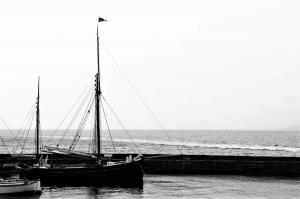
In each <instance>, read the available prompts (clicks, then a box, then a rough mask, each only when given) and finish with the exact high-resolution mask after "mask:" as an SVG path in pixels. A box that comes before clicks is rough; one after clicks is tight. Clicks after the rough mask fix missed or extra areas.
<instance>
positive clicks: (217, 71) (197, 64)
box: [0, 0, 300, 129]
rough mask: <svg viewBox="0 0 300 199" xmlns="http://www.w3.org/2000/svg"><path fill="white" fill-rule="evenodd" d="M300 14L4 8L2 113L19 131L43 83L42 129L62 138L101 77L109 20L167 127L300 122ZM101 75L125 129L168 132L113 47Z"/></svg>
mask: <svg viewBox="0 0 300 199" xmlns="http://www.w3.org/2000/svg"><path fill="white" fill-rule="evenodd" d="M50 2H51V3H50ZM299 10H300V3H299V1H288V0H283V1H274V0H270V1H261V0H259V1H254V0H251V1H240V0H237V1H222V0H220V1H213V0H211V1H183V0H181V1H174V0H173V1H154V0H152V1H48V3H45V1H6V2H5V3H4V2H1V3H0V15H1V16H0V25H1V26H0V28H1V31H0V56H1V58H0V69H1V70H0V71H1V72H0V115H1V116H2V117H4V118H5V120H6V121H7V122H8V123H9V125H10V126H11V127H12V128H18V127H20V126H21V124H22V122H23V120H24V118H25V116H26V114H27V112H28V110H29V108H30V106H31V105H32V103H33V102H34V100H35V97H36V84H37V76H38V75H40V76H41V122H42V127H43V128H56V127H57V126H58V124H59V122H60V121H61V120H62V119H63V117H64V115H65V114H66V112H67V111H68V110H69V109H70V107H71V106H72V104H73V103H74V101H75V98H76V97H77V96H78V95H79V94H80V92H81V91H82V90H83V88H84V87H85V86H86V85H87V83H88V82H89V81H90V80H91V79H92V78H93V77H94V74H95V72H96V63H97V62H96V22H97V17H98V16H100V17H103V18H105V19H107V20H108V22H106V23H101V26H100V37H101V40H102V41H103V43H105V45H106V46H107V48H108V49H109V50H110V52H111V53H112V54H113V56H114V58H115V60H116V61H117V62H118V63H119V66H120V67H121V68H122V70H123V71H124V72H125V73H126V75H127V77H128V78H129V79H130V80H131V82H132V83H133V84H134V85H135V87H136V88H137V90H138V91H139V92H140V94H141V95H142V96H143V98H144V99H145V101H146V102H147V104H148V105H149V106H150V107H151V109H152V110H153V112H154V113H155V115H156V116H157V117H158V118H159V120H160V121H161V123H162V124H163V125H164V127H165V128H167V129H281V128H284V127H287V126H290V125H296V124H300V99H299V98H300V97H299V96H300V85H299V83H300V79H299V77H300V68H299V66H300V57H299V55H300V37H299V35H300V25H299V24H300V12H299ZM101 70H102V76H103V78H102V83H103V92H104V96H106V98H107V99H108V100H109V101H110V104H111V105H112V106H113V107H114V109H115V111H116V112H117V113H118V115H119V117H120V119H121V120H122V121H123V123H124V125H125V126H126V127H127V128H129V129H139V128H144V129H156V128H159V126H158V125H157V123H155V122H154V120H153V119H152V118H151V116H150V114H149V112H147V109H146V108H145V107H144V106H143V105H142V103H141V102H140V100H139V99H138V98H137V97H136V95H135V93H134V91H133V89H132V88H131V87H130V86H129V84H128V83H127V82H126V79H125V78H124V77H123V76H122V75H121V73H120V71H119V70H118V68H117V67H116V66H115V65H114V62H113V61H112V59H111V58H110V57H109V56H108V53H107V52H106V51H105V50H104V49H103V47H102V48H101ZM0 128H4V126H3V124H0ZM112 128H119V126H117V125H116V124H115V122H112Z"/></svg>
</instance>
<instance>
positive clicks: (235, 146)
mask: <svg viewBox="0 0 300 199" xmlns="http://www.w3.org/2000/svg"><path fill="white" fill-rule="evenodd" d="M114 141H116V142H126V143H128V142H132V140H130V139H114ZM133 141H134V142H135V143H141V144H154V145H169V146H186V147H200V148H217V149H248V150H267V151H288V152H294V153H296V152H300V148H297V147H285V146H262V145H241V144H206V143H196V142H168V141H158V140H144V139H133Z"/></svg>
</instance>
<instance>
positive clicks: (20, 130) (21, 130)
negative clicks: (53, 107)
mask: <svg viewBox="0 0 300 199" xmlns="http://www.w3.org/2000/svg"><path fill="white" fill-rule="evenodd" d="M35 104H36V101H34V102H33V104H32V106H31V108H30V109H29V111H28V112H27V115H26V117H25V119H24V121H23V123H22V125H21V128H20V129H19V131H18V133H17V135H16V137H17V138H18V137H19V135H20V133H21V132H23V126H24V124H25V123H26V121H27V119H28V117H29V115H30V113H31V112H32V109H33V108H34V106H35Z"/></svg>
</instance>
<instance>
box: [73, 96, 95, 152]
mask: <svg viewBox="0 0 300 199" xmlns="http://www.w3.org/2000/svg"><path fill="white" fill-rule="evenodd" d="M94 100H95V98H94V96H93V95H91V98H90V99H89V102H88V105H87V107H86V109H85V111H84V114H83V118H82V119H81V121H80V123H79V127H78V129H77V131H76V134H75V136H74V138H73V140H72V143H71V146H70V147H69V151H70V150H74V148H75V146H76V144H77V143H78V141H79V139H80V137H81V133H82V129H83V128H84V127H85V124H86V121H87V119H88V117H89V114H90V112H91V108H92V106H93V102H94Z"/></svg>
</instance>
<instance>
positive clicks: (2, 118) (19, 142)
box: [0, 115, 21, 145]
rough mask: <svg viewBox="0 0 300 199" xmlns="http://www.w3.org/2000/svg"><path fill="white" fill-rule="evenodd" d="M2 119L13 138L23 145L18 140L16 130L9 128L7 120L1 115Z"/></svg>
mask: <svg viewBox="0 0 300 199" xmlns="http://www.w3.org/2000/svg"><path fill="white" fill-rule="evenodd" d="M0 119H1V120H2V122H3V123H4V125H5V126H6V128H7V129H8V131H9V132H10V133H11V134H12V136H13V139H14V140H15V141H16V142H17V143H18V144H19V145H21V143H20V142H19V141H18V139H17V137H16V136H15V134H14V132H13V131H12V130H11V129H10V128H9V126H8V124H7V123H6V121H5V120H4V119H3V117H2V116H1V115H0Z"/></svg>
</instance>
